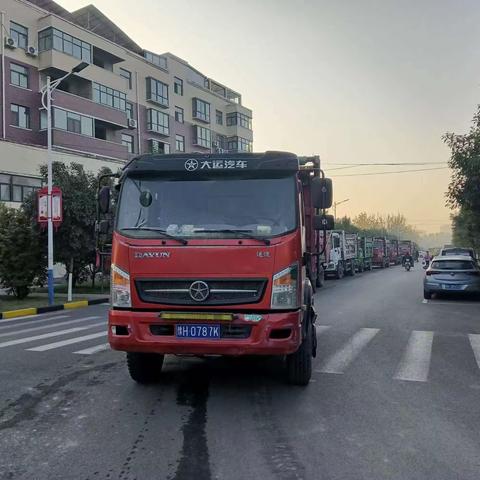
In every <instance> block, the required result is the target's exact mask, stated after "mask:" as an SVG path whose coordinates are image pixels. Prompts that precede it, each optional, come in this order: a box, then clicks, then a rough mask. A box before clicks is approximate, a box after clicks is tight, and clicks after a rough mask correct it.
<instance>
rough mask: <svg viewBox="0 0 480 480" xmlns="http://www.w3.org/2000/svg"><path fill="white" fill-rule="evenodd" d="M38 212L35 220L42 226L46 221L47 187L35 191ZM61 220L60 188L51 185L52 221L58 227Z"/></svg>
mask: <svg viewBox="0 0 480 480" xmlns="http://www.w3.org/2000/svg"><path fill="white" fill-rule="evenodd" d="M37 200H38V202H37V204H38V214H37V221H38V223H40V225H42V226H46V225H47V223H48V187H43V188H41V189H40V190H38V191H37ZM62 221H63V203H62V190H61V189H60V188H59V187H52V223H53V226H54V227H55V228H58V227H59V226H60V224H61V223H62Z"/></svg>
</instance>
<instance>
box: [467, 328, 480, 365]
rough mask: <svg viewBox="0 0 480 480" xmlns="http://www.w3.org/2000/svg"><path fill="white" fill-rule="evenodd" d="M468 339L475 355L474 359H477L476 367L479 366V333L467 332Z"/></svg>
mask: <svg viewBox="0 0 480 480" xmlns="http://www.w3.org/2000/svg"><path fill="white" fill-rule="evenodd" d="M468 339H469V340H470V345H471V346H472V350H473V354H474V355H475V360H476V361H477V365H478V368H480V334H478V333H469V334H468Z"/></svg>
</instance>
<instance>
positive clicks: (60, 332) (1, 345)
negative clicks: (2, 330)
mask: <svg viewBox="0 0 480 480" xmlns="http://www.w3.org/2000/svg"><path fill="white" fill-rule="evenodd" d="M101 325H106V323H105V322H101V323H94V324H92V325H86V326H85V327H75V328H67V329H66V330H58V331H56V332H49V333H43V334H42V335H35V336H34V337H26V338H17V339H16V340H9V341H8V342H2V343H0V348H4V347H10V346H12V345H19V344H21V343H28V342H34V341H36V340H43V339H44V338H50V337H59V336H60V335H67V334H69V333H75V332H81V331H82V330H87V329H88V328H93V327H99V326H101Z"/></svg>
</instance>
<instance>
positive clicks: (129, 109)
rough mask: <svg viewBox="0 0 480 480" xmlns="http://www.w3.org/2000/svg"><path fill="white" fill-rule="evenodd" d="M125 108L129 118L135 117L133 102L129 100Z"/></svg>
mask: <svg viewBox="0 0 480 480" xmlns="http://www.w3.org/2000/svg"><path fill="white" fill-rule="evenodd" d="M125 108H126V110H127V118H135V117H134V112H133V103H132V102H127V103H126V104H125Z"/></svg>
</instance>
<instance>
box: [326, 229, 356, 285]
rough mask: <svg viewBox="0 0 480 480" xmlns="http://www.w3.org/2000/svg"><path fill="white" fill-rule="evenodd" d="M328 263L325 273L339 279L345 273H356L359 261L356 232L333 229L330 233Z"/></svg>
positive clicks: (351, 274)
mask: <svg viewBox="0 0 480 480" xmlns="http://www.w3.org/2000/svg"><path fill="white" fill-rule="evenodd" d="M327 248H328V250H329V253H328V263H327V266H326V269H325V274H326V275H329V276H334V277H335V278H337V279H340V278H343V276H344V275H350V276H353V275H355V272H356V262H357V249H358V239H357V234H355V233H345V231H343V230H333V231H332V232H330V234H329V239H328V245H327Z"/></svg>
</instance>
